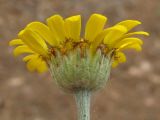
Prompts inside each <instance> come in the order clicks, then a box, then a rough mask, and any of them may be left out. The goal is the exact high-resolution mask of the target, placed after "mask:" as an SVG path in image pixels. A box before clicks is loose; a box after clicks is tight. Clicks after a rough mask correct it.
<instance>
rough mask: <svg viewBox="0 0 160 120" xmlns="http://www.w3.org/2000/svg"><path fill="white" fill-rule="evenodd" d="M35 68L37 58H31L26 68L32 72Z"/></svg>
mask: <svg viewBox="0 0 160 120" xmlns="http://www.w3.org/2000/svg"><path fill="white" fill-rule="evenodd" d="M36 67H37V57H36V56H34V57H32V59H30V60H29V61H27V68H28V70H29V71H31V72H33V71H35V70H36Z"/></svg>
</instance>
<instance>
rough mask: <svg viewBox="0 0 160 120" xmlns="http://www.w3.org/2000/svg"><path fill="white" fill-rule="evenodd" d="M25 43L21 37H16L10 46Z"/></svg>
mask: <svg viewBox="0 0 160 120" xmlns="http://www.w3.org/2000/svg"><path fill="white" fill-rule="evenodd" d="M23 44H24V42H23V41H22V40H21V39H14V40H11V41H10V42H9V46H15V45H23Z"/></svg>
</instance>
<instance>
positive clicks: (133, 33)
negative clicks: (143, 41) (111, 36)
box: [121, 31, 149, 39]
mask: <svg viewBox="0 0 160 120" xmlns="http://www.w3.org/2000/svg"><path fill="white" fill-rule="evenodd" d="M133 35H145V36H149V33H147V32H144V31H137V32H131V33H128V34H125V35H124V36H123V37H122V38H121V39H123V38H127V37H131V36H133Z"/></svg>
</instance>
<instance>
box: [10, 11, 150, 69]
mask: <svg viewBox="0 0 160 120" xmlns="http://www.w3.org/2000/svg"><path fill="white" fill-rule="evenodd" d="M46 22H47V24H43V23H41V22H32V23H30V24H29V25H27V26H26V27H25V28H24V29H23V30H22V31H20V33H19V34H18V39H14V40H12V41H10V46H16V48H15V49H14V55H15V56H18V55H20V54H26V56H25V57H24V58H23V60H24V61H25V62H27V68H28V69H29V70H30V71H38V72H44V71H46V70H47V64H48V62H49V61H50V60H51V57H56V56H57V54H59V53H60V54H62V55H64V56H66V55H68V53H70V52H71V51H74V50H77V49H80V52H81V55H82V56H81V57H83V56H84V55H85V53H86V51H89V52H90V54H91V55H93V56H94V54H95V53H96V51H97V50H100V51H101V53H102V55H104V56H109V57H110V58H111V59H112V61H113V63H112V66H113V67H115V66H117V65H118V64H119V63H122V62H125V61H126V57H125V54H124V53H123V50H126V49H135V50H136V51H140V50H141V45H142V44H143V42H142V40H141V39H139V38H136V37H133V36H134V35H146V36H148V35H149V34H148V33H147V32H144V31H138V32H130V30H131V29H133V28H134V27H136V26H137V25H139V24H141V22H139V21H137V20H125V21H122V22H120V23H118V24H116V25H114V26H112V27H109V28H107V29H104V26H105V24H106V22H107V18H106V17H105V16H103V15H100V14H92V15H91V16H90V18H89V20H88V22H87V24H86V27H85V34H84V37H83V36H82V37H81V16H80V15H76V16H72V17H69V18H66V19H63V18H62V17H61V16H60V15H54V16H51V17H50V18H48V19H47V20H46Z"/></svg>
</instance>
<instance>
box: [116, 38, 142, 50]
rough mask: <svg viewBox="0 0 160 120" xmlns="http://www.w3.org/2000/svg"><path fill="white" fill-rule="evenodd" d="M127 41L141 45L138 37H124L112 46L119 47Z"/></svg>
mask: <svg viewBox="0 0 160 120" xmlns="http://www.w3.org/2000/svg"><path fill="white" fill-rule="evenodd" d="M127 43H136V44H140V45H142V44H143V41H142V40H141V39H139V38H125V39H123V40H121V41H119V42H117V43H116V44H115V46H114V48H119V47H121V46H123V45H124V44H127Z"/></svg>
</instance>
